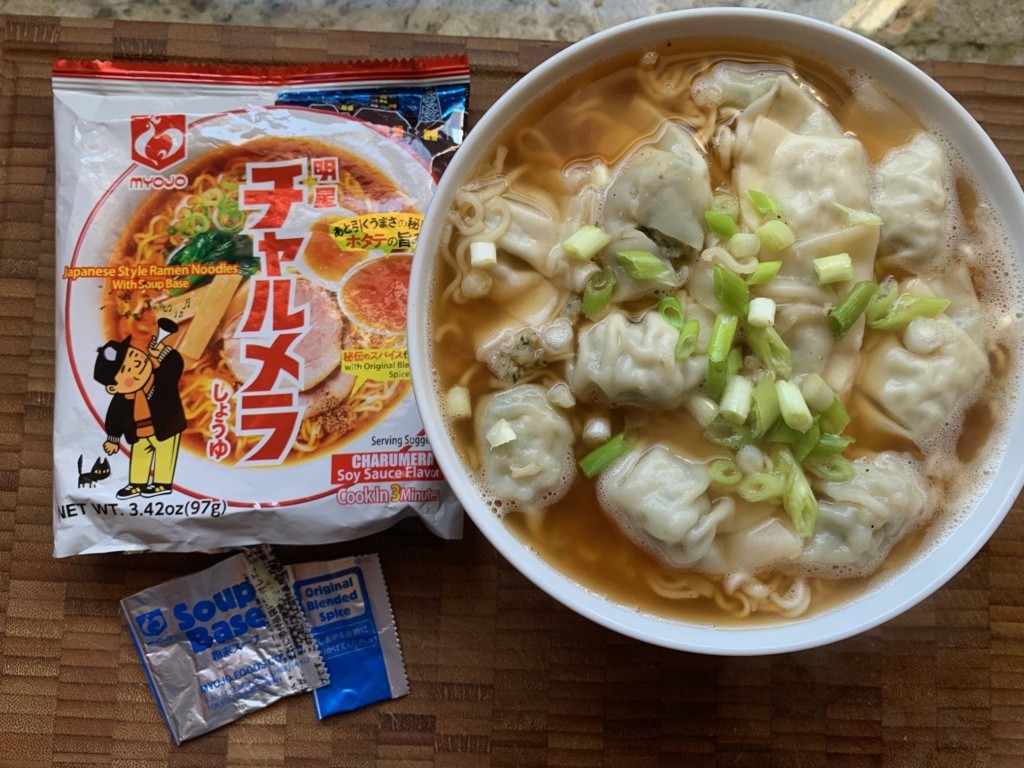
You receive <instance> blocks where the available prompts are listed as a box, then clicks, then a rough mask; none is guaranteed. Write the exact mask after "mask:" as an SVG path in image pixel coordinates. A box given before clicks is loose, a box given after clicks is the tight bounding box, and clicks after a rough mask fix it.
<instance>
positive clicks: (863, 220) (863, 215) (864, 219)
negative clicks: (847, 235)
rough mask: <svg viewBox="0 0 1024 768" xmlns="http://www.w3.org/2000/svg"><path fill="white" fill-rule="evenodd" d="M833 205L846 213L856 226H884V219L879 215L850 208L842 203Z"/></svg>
mask: <svg viewBox="0 0 1024 768" xmlns="http://www.w3.org/2000/svg"><path fill="white" fill-rule="evenodd" d="M833 205H835V207H836V208H838V209H839V210H841V211H845V212H846V213H847V214H848V215H849V217H850V221H851V222H853V223H854V224H867V225H868V226H871V227H880V226H882V217H881V216H879V215H878V214H877V213H871V211H860V210H857V209H856V208H849V207H847V206H845V205H843V204H842V203H833Z"/></svg>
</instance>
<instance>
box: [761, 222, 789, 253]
mask: <svg viewBox="0 0 1024 768" xmlns="http://www.w3.org/2000/svg"><path fill="white" fill-rule="evenodd" d="M757 236H758V237H759V238H760V239H761V245H763V246H764V247H765V248H767V249H768V250H769V251H773V252H776V253H777V252H779V251H783V250H785V249H786V248H789V246H791V245H792V244H793V243H795V242H796V235H795V234H794V233H793V230H792V229H790V228H789V225H788V224H786V223H785V222H783V221H779V220H778V219H770V220H769V221H766V222H765V223H764V224H762V225H761V226H760V227H758V228H757Z"/></svg>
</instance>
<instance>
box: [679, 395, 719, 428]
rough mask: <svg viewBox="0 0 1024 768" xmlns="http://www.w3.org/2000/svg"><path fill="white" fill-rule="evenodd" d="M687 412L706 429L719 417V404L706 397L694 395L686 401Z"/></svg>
mask: <svg viewBox="0 0 1024 768" xmlns="http://www.w3.org/2000/svg"><path fill="white" fill-rule="evenodd" d="M686 410H688V411H689V412H690V415H691V416H693V418H694V420H695V421H696V422H697V423H698V424H700V425H701V426H702V427H704V428H705V429H706V428H707V427H708V425H709V424H711V422H713V421H714V420H715V417H716V416H718V403H716V402H715V401H714V400H712V399H711V398H710V397H707V396H706V395H693V396H691V397H690V398H689V399H688V400H687V401H686Z"/></svg>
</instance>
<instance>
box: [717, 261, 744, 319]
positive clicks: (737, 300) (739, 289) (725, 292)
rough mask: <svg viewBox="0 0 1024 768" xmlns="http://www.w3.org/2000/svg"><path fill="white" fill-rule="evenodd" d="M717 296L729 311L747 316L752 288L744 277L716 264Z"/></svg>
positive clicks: (740, 315)
mask: <svg viewBox="0 0 1024 768" xmlns="http://www.w3.org/2000/svg"><path fill="white" fill-rule="evenodd" d="M714 289H715V298H716V299H718V300H719V301H720V302H722V306H724V307H725V308H726V309H727V310H729V312H731V313H733V314H735V315H738V316H739V317H746V316H747V310H748V308H749V307H750V290H749V289H748V288H747V284H746V283H745V282H743V278H741V277H740V276H739V275H735V274H733V273H732V272H730V271H729V270H727V269H726V268H725V267H723V266H721V265H719V264H716V265H715V272H714Z"/></svg>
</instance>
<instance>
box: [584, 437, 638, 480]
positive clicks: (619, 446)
mask: <svg viewBox="0 0 1024 768" xmlns="http://www.w3.org/2000/svg"><path fill="white" fill-rule="evenodd" d="M634 445H636V436H635V435H633V433H632V432H619V434H617V435H615V437H613V438H612V439H611V440H609V441H608V442H607V443H605V444H604V445H599V446H598V447H597V448H595V449H594V450H592V451H591V452H590V453H588V454H587V455H586V456H584V457H583V458H582V459H580V469H581V470H583V474H584V475H586V476H587V477H588V478H590V477H594V475H596V474H597V473H598V472H600V471H601V470H602V469H604V468H605V467H607V466H608V465H609V464H611V463H612V462H613V461H616V460H617V459H620V458H621V457H622V456H624V455H625V454H626V453H627V452H628V451H629V450H631V449H632V448H633V446H634Z"/></svg>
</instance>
